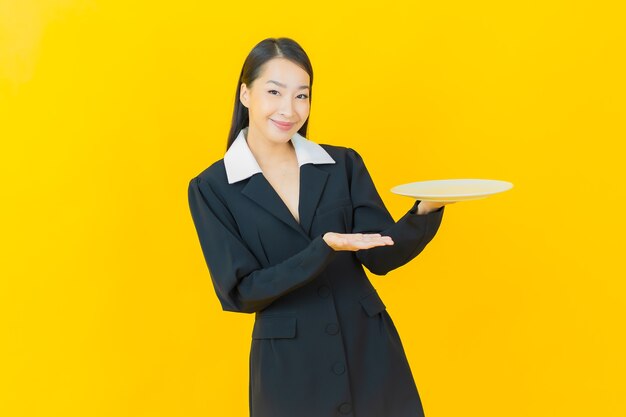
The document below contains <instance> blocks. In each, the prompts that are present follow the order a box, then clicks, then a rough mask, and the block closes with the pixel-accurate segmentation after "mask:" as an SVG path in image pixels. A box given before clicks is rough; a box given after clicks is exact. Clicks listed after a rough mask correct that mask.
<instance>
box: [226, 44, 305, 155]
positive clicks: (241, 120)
mask: <svg viewBox="0 0 626 417" xmlns="http://www.w3.org/2000/svg"><path fill="white" fill-rule="evenodd" d="M272 58H286V59H288V60H290V61H292V62H293V63H294V64H296V65H298V66H300V67H301V68H302V69H303V70H305V71H306V72H307V73H308V74H309V84H310V85H309V87H310V90H309V102H310V101H311V97H312V92H313V91H312V90H313V67H312V66H311V61H310V60H309V57H308V56H307V54H306V52H304V49H302V47H301V46H300V45H299V44H298V43H297V42H296V41H294V40H293V39H290V38H267V39H264V40H262V41H261V42H259V43H258V44H257V45H256V46H255V47H254V48H252V51H250V53H249V54H248V57H247V58H246V60H245V62H244V63H243V68H242V69H241V74H240V75H239V81H237V93H236V94H235V108H234V110H233V119H232V124H231V126H230V133H229V134H228V141H227V143H226V150H228V148H230V145H232V143H233V142H234V141H235V139H236V138H237V135H238V134H239V131H241V129H243V128H244V127H246V126H248V123H249V119H248V108H247V107H246V106H244V105H243V104H242V103H241V100H240V99H239V94H240V93H241V83H245V84H246V86H247V87H248V88H250V87H251V85H252V82H253V81H254V80H255V79H256V78H258V77H259V75H260V73H261V69H262V66H263V64H265V63H266V62H267V61H269V60H270V59H272ZM308 124H309V120H308V119H307V120H306V121H305V122H304V124H303V125H302V127H301V128H300V130H298V133H299V134H301V135H302V136H306V131H307V127H308Z"/></svg>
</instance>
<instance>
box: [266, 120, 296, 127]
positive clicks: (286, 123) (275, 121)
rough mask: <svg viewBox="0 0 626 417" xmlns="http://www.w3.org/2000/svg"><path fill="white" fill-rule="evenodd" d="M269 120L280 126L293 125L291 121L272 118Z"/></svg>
mask: <svg viewBox="0 0 626 417" xmlns="http://www.w3.org/2000/svg"><path fill="white" fill-rule="evenodd" d="M270 120H271V121H272V122H274V123H276V124H278V125H281V126H285V127H287V126H293V123H288V122H279V121H277V120H274V119H270Z"/></svg>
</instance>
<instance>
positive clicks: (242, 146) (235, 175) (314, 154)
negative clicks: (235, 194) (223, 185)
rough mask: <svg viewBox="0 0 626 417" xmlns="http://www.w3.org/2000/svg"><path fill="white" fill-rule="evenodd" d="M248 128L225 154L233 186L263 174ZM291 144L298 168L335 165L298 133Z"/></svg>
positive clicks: (330, 158) (229, 181)
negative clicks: (312, 165) (249, 139)
mask: <svg viewBox="0 0 626 417" xmlns="http://www.w3.org/2000/svg"><path fill="white" fill-rule="evenodd" d="M248 127H249V126H246V127H244V128H243V129H241V131H240V132H239V135H237V138H236V139H235V140H234V141H233V143H232V144H231V145H230V148H228V150H227V151H226V153H225V154H224V166H225V167H226V176H227V177H228V183H229V184H232V183H234V182H237V181H241V180H244V179H246V178H249V177H251V176H253V175H254V174H256V173H258V172H263V170H262V169H261V167H260V166H259V164H258V162H257V161H256V159H255V158H254V155H253V154H252V151H251V150H250V147H248V142H247V140H246V138H247V137H248ZM291 143H292V144H293V147H294V149H295V151H296V157H297V158H298V166H302V165H304V164H334V163H335V160H334V159H333V158H332V157H331V156H330V155H329V154H328V152H326V150H325V149H324V148H322V147H321V146H320V145H318V144H317V143H315V142H313V141H311V140H309V139H307V138H305V137H304V136H302V135H300V134H299V133H298V132H296V133H295V134H294V135H293V137H292V138H291Z"/></svg>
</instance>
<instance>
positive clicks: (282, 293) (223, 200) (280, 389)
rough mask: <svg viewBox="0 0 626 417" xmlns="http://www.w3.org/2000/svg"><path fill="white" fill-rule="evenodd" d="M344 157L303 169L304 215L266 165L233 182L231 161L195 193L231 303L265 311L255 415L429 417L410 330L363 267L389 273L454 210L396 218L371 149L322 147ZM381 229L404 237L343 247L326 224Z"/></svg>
mask: <svg viewBox="0 0 626 417" xmlns="http://www.w3.org/2000/svg"><path fill="white" fill-rule="evenodd" d="M321 146H322V147H324V149H325V150H326V151H327V152H328V153H329V154H330V155H331V156H332V157H333V159H335V161H336V163H335V164H329V165H324V164H320V165H315V164H311V163H309V164H304V165H302V166H301V167H300V197H299V198H300V200H299V216H300V223H298V222H297V221H296V220H295V218H294V217H293V215H292V214H291V212H290V211H289V209H288V208H287V206H286V205H285V204H284V202H283V201H282V200H281V198H280V197H279V195H278V194H277V193H276V191H275V190H274V189H273V187H272V186H271V185H270V184H269V182H268V181H267V180H266V179H265V177H264V176H263V174H262V173H257V174H254V175H253V176H252V177H250V178H248V179H246V180H242V181H239V182H236V183H233V184H228V182H227V177H226V172H225V167H224V162H223V159H220V160H219V161H216V162H215V163H213V164H212V165H211V166H210V167H208V168H207V169H205V170H204V171H202V172H201V173H200V174H198V175H197V176H196V177H194V178H193V179H192V180H191V181H190V183H189V190H188V197H189V206H190V210H191V215H192V218H193V221H194V224H195V227H196V230H197V234H198V238H199V241H200V245H201V248H202V252H203V254H204V258H205V260H206V264H207V266H208V270H209V273H210V276H211V279H212V282H213V286H214V288H215V292H216V295H217V297H218V299H219V301H220V303H221V306H222V308H223V310H225V311H233V312H242V313H255V314H256V317H255V323H254V328H253V330H252V335H251V336H252V340H251V351H250V381H249V382H250V398H249V400H250V413H251V416H253V417H283V416H284V417H295V416H297V417H309V416H310V417H324V416H335V415H341V416H343V415H348V416H349V415H352V416H358V417H395V416H397V417H400V416H416V417H420V416H423V410H422V406H421V402H420V398H419V394H418V393H417V388H416V385H415V382H414V380H413V377H412V374H411V370H410V367H409V364H408V361H407V359H406V356H405V353H404V350H403V348H402V343H401V340H400V337H399V335H398V333H397V331H396V328H395V326H394V324H393V321H392V319H391V317H390V315H389V314H388V312H387V311H386V307H385V304H384V303H383V301H382V300H381V298H380V296H379V295H378V293H377V292H376V290H375V288H374V287H373V285H372V284H371V282H370V281H369V279H368V277H367V275H366V273H365V271H364V269H363V266H365V267H366V268H367V269H368V270H369V271H371V272H372V273H374V274H376V275H385V274H387V273H388V272H389V271H392V270H394V269H396V268H398V267H400V266H402V265H404V264H406V263H407V262H409V261H410V260H411V259H413V258H415V257H416V256H417V255H418V254H419V253H420V252H421V251H422V250H423V249H424V247H425V246H426V245H427V244H428V243H429V242H430V241H431V240H432V238H433V237H434V236H435V234H436V232H437V230H438V228H439V225H440V223H441V221H442V217H443V212H444V207H441V208H439V209H438V210H435V211H433V212H430V213H428V214H426V215H418V214H416V210H417V204H418V203H419V200H416V201H415V203H414V204H413V205H412V207H411V208H410V209H409V210H408V211H407V212H406V213H405V214H404V215H403V216H402V217H401V218H400V219H399V220H398V221H394V219H393V217H392V216H391V214H390V213H389V211H388V210H387V209H386V207H385V205H384V203H383V201H382V199H381V197H380V195H379V193H378V192H377V190H376V187H375V185H374V183H373V181H372V178H371V176H370V174H369V172H368V170H367V168H366V166H365V163H364V162H363V159H362V158H361V156H360V155H359V154H358V153H357V152H356V151H355V150H353V149H351V148H346V147H341V146H334V145H327V144H322V145H321ZM329 231H332V232H339V233H359V232H360V233H381V234H383V235H388V236H391V237H392V239H393V241H394V245H391V246H380V247H375V248H371V249H366V250H359V251H356V252H353V251H335V250H333V249H332V248H331V247H330V246H328V245H327V244H326V242H325V241H324V240H323V239H322V236H323V234H324V233H326V232H329Z"/></svg>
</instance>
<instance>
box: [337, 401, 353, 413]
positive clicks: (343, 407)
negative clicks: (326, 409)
mask: <svg viewBox="0 0 626 417" xmlns="http://www.w3.org/2000/svg"><path fill="white" fill-rule="evenodd" d="M351 411H352V406H351V405H350V403H343V404H341V405H340V406H339V412H340V413H341V414H350V412H351Z"/></svg>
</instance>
